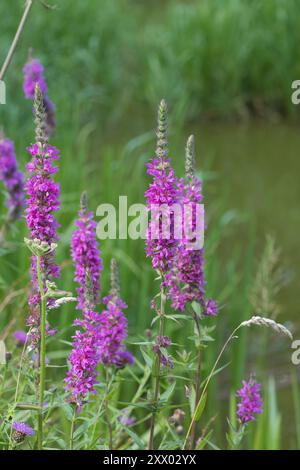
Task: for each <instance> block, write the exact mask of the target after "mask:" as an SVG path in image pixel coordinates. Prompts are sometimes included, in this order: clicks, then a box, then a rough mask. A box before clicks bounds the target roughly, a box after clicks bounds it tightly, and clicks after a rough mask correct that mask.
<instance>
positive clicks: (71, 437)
mask: <svg viewBox="0 0 300 470" xmlns="http://www.w3.org/2000/svg"><path fill="white" fill-rule="evenodd" d="M75 421H76V407H75V406H74V410H73V417H72V421H71V430H70V450H73V443H74V430H75Z"/></svg>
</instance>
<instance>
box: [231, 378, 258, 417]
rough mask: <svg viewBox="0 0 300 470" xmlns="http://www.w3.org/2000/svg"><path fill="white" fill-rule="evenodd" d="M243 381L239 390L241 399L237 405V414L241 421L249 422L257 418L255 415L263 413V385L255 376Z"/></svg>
mask: <svg viewBox="0 0 300 470" xmlns="http://www.w3.org/2000/svg"><path fill="white" fill-rule="evenodd" d="M242 383H243V386H242V388H241V389H240V390H238V392H237V395H238V397H239V398H240V399H241V400H240V403H238V406H237V416H238V419H239V421H240V422H241V423H247V422H248V421H253V420H255V415H257V414H260V413H262V406H263V401H262V399H261V395H260V389H261V385H260V384H259V383H257V382H256V381H255V379H254V378H253V377H251V378H250V380H249V381H248V382H247V381H246V380H243V382H242Z"/></svg>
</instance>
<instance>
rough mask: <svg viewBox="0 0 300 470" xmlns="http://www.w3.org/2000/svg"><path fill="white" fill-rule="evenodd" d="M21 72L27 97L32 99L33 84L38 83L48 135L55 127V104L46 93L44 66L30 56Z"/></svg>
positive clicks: (33, 92)
mask: <svg viewBox="0 0 300 470" xmlns="http://www.w3.org/2000/svg"><path fill="white" fill-rule="evenodd" d="M23 73H24V82H23V90H24V94H25V97H26V98H27V99H29V100H34V94H35V86H36V85H39V87H40V90H41V92H42V95H43V105H44V108H45V112H46V125H47V134H48V135H49V136H50V135H51V134H52V133H53V131H54V129H55V106H54V104H53V103H52V101H51V100H50V99H49V97H48V95H47V92H48V87H47V84H46V80H45V76H44V67H43V66H42V64H41V63H40V61H39V60H38V59H35V58H32V57H30V58H29V60H28V62H27V63H26V64H25V66H24V68H23Z"/></svg>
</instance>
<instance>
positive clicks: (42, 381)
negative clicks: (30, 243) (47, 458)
mask: <svg viewBox="0 0 300 470" xmlns="http://www.w3.org/2000/svg"><path fill="white" fill-rule="evenodd" d="M37 280H38V286H39V292H40V297H41V322H40V333H41V343H40V389H39V405H40V410H39V413H38V449H39V450H42V448H43V403H44V390H45V375H46V361H45V359H46V297H45V292H44V285H43V279H42V273H41V257H40V256H37Z"/></svg>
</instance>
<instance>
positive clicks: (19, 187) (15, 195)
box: [0, 136, 25, 221]
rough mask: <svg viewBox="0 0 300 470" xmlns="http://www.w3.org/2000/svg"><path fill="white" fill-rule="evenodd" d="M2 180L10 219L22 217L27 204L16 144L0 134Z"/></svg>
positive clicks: (0, 170) (0, 172)
mask: <svg viewBox="0 0 300 470" xmlns="http://www.w3.org/2000/svg"><path fill="white" fill-rule="evenodd" d="M0 180H2V181H3V183H4V187H5V190H6V192H7V198H6V206H7V208H8V220H9V221H14V220H16V219H18V218H20V216H21V214H22V210H23V207H24V204H25V197H24V177H23V173H21V172H20V171H19V170H18V165H17V159H16V155H15V150H14V144H13V142H12V141H11V140H9V139H2V138H1V136H0Z"/></svg>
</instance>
